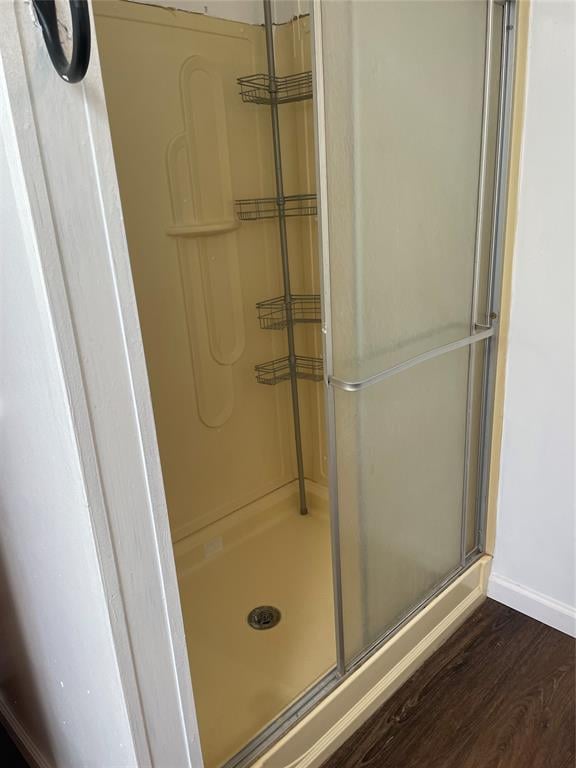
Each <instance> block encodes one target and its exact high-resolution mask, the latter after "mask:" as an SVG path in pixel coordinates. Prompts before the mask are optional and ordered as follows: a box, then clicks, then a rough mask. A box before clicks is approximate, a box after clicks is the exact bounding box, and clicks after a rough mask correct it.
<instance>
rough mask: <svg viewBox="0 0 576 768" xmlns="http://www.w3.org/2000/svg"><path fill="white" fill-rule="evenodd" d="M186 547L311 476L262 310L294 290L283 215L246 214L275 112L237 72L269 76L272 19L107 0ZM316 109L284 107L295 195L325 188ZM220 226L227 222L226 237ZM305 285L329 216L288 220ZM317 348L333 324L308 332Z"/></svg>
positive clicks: (110, 81) (121, 172) (169, 467)
mask: <svg viewBox="0 0 576 768" xmlns="http://www.w3.org/2000/svg"><path fill="white" fill-rule="evenodd" d="M94 9H95V13H96V27H97V36H98V45H99V49H100V51H101V58H102V69H103V76H104V86H105V92H106V101H107V106H108V111H109V117H110V126H111V132H112V139H113V144H114V154H115V159H116V166H117V172H118V177H119V182H120V190H121V195H122V204H123V210H124V216H125V225H126V231H127V235H128V243H129V247H130V258H131V262H132V271H133V275H134V283H135V289H136V296H137V301H138V309H139V314H140V320H141V326H142V332H143V339H144V346H145V351H146V359H147V364H148V373H149V378H150V384H151V390H152V398H153V404H154V413H155V419H156V426H157V432H158V440H159V446H160V455H161V460H162V469H163V473H164V480H165V486H166V494H167V499H168V509H169V515H170V524H171V529H172V535H173V539H174V540H178V539H181V538H183V537H184V536H186V535H188V534H190V533H193V532H195V531H197V530H198V529H200V528H202V527H204V526H206V525H208V524H210V523H212V522H214V521H216V520H218V519H219V518H221V517H223V516H225V515H227V514H229V513H231V512H233V511H234V510H236V509H238V508H240V507H242V506H243V505H245V504H247V503H250V502H252V501H253V500H255V499H257V498H259V497H261V496H263V495H264V494H266V493H268V492H270V491H273V490H274V489H276V488H278V487H279V486H282V485H284V484H286V483H288V482H290V481H292V480H293V479H294V478H295V475H296V472H295V461H294V450H293V428H292V422H291V408H290V400H289V398H290V391H289V386H288V385H279V386H275V387H274V386H263V385H260V384H258V383H257V382H256V380H255V376H254V365H256V364H257V363H262V362H266V361H267V360H272V359H274V358H277V357H282V356H283V355H285V354H286V340H285V334H284V333H283V332H282V331H266V330H261V329H260V327H259V325H258V319H257V314H256V307H255V305H256V303H257V302H258V301H261V300H263V299H269V298H273V297H275V296H279V295H281V294H282V279H281V278H282V276H281V267H280V258H279V245H278V240H277V222H276V221H275V220H273V219H272V220H263V221H253V222H243V223H242V224H241V225H240V223H239V222H238V221H236V220H235V216H234V208H233V202H234V200H235V199H241V198H255V197H267V196H272V195H274V193H275V190H274V169H273V166H272V144H271V134H270V115H269V110H268V109H266V108H263V107H261V106H259V105H253V104H243V103H242V100H241V98H240V96H239V93H238V86H237V83H236V79H237V78H238V77H239V76H242V75H247V74H252V73H254V72H263V71H266V61H265V37H264V29H263V27H261V26H257V25H253V24H246V23H241V22H238V21H228V20H225V19H219V18H212V17H208V16H204V15H201V14H198V13H188V12H186V11H181V10H180V11H175V10H168V9H165V8H158V7H154V6H150V5H141V4H137V3H132V2H124V1H122V0H119V1H118V2H116V1H115V0H114V1H112V0H111V1H110V2H108V0H99V2H97V3H95V4H94ZM276 47H277V59H278V70H279V71H281V72H283V73H287V74H288V73H291V72H301V71H304V70H306V69H310V32H309V19H308V18H302V19H300V20H296V21H295V22H294V23H288V24H283V25H280V26H278V27H277V28H276ZM312 120H313V107H312V104H311V103H310V102H304V103H301V104H295V105H293V107H292V108H291V109H290V110H289V112H287V113H284V114H283V115H282V139H283V147H282V149H283V152H284V174H285V190H286V194H295V193H300V192H314V191H315V184H314V176H313V174H314V145H313V126H312ZM214 230H219V231H216V232H214ZM288 237H289V244H290V258H291V270H292V290H293V292H294V293H319V285H318V280H319V278H318V267H317V258H318V255H317V252H316V248H317V245H316V240H317V238H316V220H315V218H314V217H305V218H293V219H289V221H288ZM296 335H297V346H298V349H299V350H300V351H301V353H302V354H308V355H316V356H318V355H320V354H321V350H320V347H319V343H320V342H319V334H318V333H317V329H316V330H315V329H314V328H306V327H297V328H296ZM300 396H301V408H302V427H303V438H304V453H305V456H304V459H305V469H306V476H307V477H308V478H310V479H312V480H315V481H317V482H321V483H325V477H326V467H325V459H324V455H325V449H324V443H323V437H322V434H323V411H324V409H323V405H322V402H321V398H322V387H321V386H320V385H318V384H314V383H310V382H303V383H302V384H301V385H300Z"/></svg>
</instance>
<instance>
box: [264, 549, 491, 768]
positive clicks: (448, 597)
mask: <svg viewBox="0 0 576 768" xmlns="http://www.w3.org/2000/svg"><path fill="white" fill-rule="evenodd" d="M490 563H491V558H490V557H488V556H485V557H483V558H481V559H480V560H479V561H478V562H476V563H475V564H474V565H473V566H471V567H470V568H469V569H468V570H467V571H466V572H465V573H464V574H462V576H460V577H459V578H458V579H456V580H455V581H454V582H452V584H450V586H449V587H447V588H446V589H445V590H444V591H443V592H442V593H441V594H440V595H439V596H438V597H437V598H436V599H435V600H433V601H432V602H431V603H430V604H429V605H428V606H426V608H424V609H423V610H422V611H420V613H418V614H417V615H416V616H415V617H414V618H413V619H412V620H411V621H410V622H408V623H407V624H406V625H405V626H404V627H403V628H402V629H401V630H400V631H399V632H398V633H397V634H396V635H394V637H392V638H391V639H390V640H389V641H388V642H387V643H386V644H385V645H384V646H383V647H382V648H381V649H380V650H378V651H377V652H376V653H375V654H374V655H373V656H372V657H371V658H370V659H368V660H367V661H366V662H365V663H364V664H363V665H362V666H361V667H359V668H358V669H357V670H356V671H355V672H354V673H353V674H351V675H350V676H349V677H347V678H346V679H345V680H344V681H343V682H342V683H341V684H340V685H339V686H338V687H337V688H336V689H335V690H334V691H333V692H332V693H331V694H330V695H329V696H327V697H326V699H324V701H322V702H321V703H320V704H318V706H316V707H315V709H314V710H312V712H310V713H309V714H308V715H306V716H305V717H304V718H302V720H301V721H300V722H299V723H298V724H297V725H295V726H294V728H293V729H292V730H291V731H289V732H288V733H287V734H286V736H284V738H283V739H281V740H280V741H279V742H278V743H277V744H275V745H274V746H273V747H272V748H271V749H270V750H269V751H268V752H267V753H266V754H265V755H263V756H262V757H261V758H260V759H259V760H257V761H256V763H255V764H254V766H253V768H318V767H319V766H321V765H322V763H323V762H324V761H325V760H326V759H327V758H328V757H330V755H332V754H333V753H334V752H335V751H336V749H337V748H338V747H339V746H340V745H341V744H342V743H343V742H344V741H345V740H346V739H347V738H348V737H349V736H350V735H351V734H352V733H353V732H354V731H355V730H356V729H357V728H359V727H360V725H362V723H363V722H365V721H366V720H367V719H368V718H369V717H370V715H371V714H372V713H373V712H375V711H376V709H378V707H380V706H381V705H382V704H383V703H384V702H385V701H386V700H387V699H388V698H390V696H392V694H393V693H394V692H395V691H396V690H398V688H399V687H400V686H401V685H402V684H403V683H404V682H406V680H408V678H409V677H410V676H411V675H412V674H414V672H415V671H416V670H417V669H418V667H420V666H421V664H423V662H424V661H426V659H427V658H428V657H429V656H430V655H431V654H432V653H433V652H434V651H435V650H437V649H438V648H439V647H440V646H441V645H442V643H444V642H445V641H446V640H447V639H448V637H449V636H450V635H451V634H452V633H453V632H454V631H455V630H456V629H458V627H459V626H460V625H461V624H462V623H463V622H464V621H465V619H466V618H467V616H469V615H470V614H471V613H472V611H474V610H475V609H476V608H477V607H478V606H479V605H480V604H481V603H482V601H483V600H484V599H485V597H486V586H487V581H488V571H489V568H490Z"/></svg>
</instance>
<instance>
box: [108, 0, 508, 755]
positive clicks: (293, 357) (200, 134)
mask: <svg viewBox="0 0 576 768" xmlns="http://www.w3.org/2000/svg"><path fill="white" fill-rule="evenodd" d="M174 5H175V6H176V10H171V11H167V10H166V9H165V8H158V7H154V6H153V5H152V4H146V5H144V4H141V3H136V2H130V1H129V0H102V1H101V2H99V3H97V4H95V7H94V10H95V17H96V27H97V34H98V47H99V50H100V55H101V59H102V71H103V80H104V89H105V93H106V102H107V108H108V112H109V118H110V127H111V133H112V139H113V144H114V153H115V160H116V166H117V173H118V179H119V184H120V190H121V196H122V204H123V211H124V217H125V224H126V232H127V237H128V243H129V247H130V257H131V265H132V273H133V279H134V285H135V290H136V297H137V301H138V310H139V315H140V322H141V327H142V333H143V340H144V348H145V352H146V359H147V365H148V375H149V379H150V386H151V391H152V400H153V406H154V414H155V421H156V429H157V433H158V443H159V449H160V456H161V460H162V468H163V474H164V484H165V489H166V496H167V501H168V508H169V517H170V527H171V534H172V544H173V548H174V555H175V562H176V570H177V574H178V581H179V588H180V600H181V605H182V613H183V617H184V623H185V626H186V634H187V638H186V639H187V644H188V655H189V659H190V668H191V675H192V683H193V688H194V694H195V702H196V710H197V713H198V719H199V725H200V732H201V740H202V748H203V752H204V760H205V764H206V765H207V767H208V768H216V766H220V765H226V766H228V767H229V768H232V767H233V766H241V765H247V764H249V763H250V762H251V761H253V760H254V759H255V758H256V756H257V755H259V754H261V753H263V752H264V751H265V750H266V749H267V747H269V746H270V745H271V744H273V743H274V742H275V741H277V740H278V739H279V738H280V737H281V736H282V735H283V734H284V733H286V732H287V731H288V729H289V728H290V727H291V726H292V725H294V723H296V722H298V721H300V720H301V719H302V718H303V717H304V715H306V713H308V712H311V711H312V710H313V709H314V707H315V706H316V705H317V704H318V702H319V701H321V700H322V699H324V698H325V697H326V695H327V694H328V693H329V692H331V691H333V690H335V689H336V688H337V687H338V686H339V685H340V683H342V681H343V680H346V679H349V678H350V676H351V675H353V674H354V672H355V671H356V670H358V669H360V668H361V667H362V665H363V664H364V662H365V661H366V660H367V659H368V658H369V657H370V656H372V655H373V654H374V653H375V651H377V650H378V649H380V648H382V647H383V646H384V645H385V644H386V642H387V641H388V640H389V639H390V638H391V637H392V636H393V635H394V634H395V633H397V632H398V630H399V629H400V628H401V627H403V626H404V625H406V624H407V622H408V621H409V620H410V619H411V618H413V617H415V616H416V615H418V613H419V611H420V610H421V609H422V608H423V607H424V606H426V605H428V604H429V603H430V601H431V600H432V599H433V598H434V597H435V596H437V595H439V594H440V593H442V591H443V590H444V589H445V588H446V587H447V586H448V585H449V584H450V583H451V582H452V581H454V579H456V578H457V577H458V576H459V575H460V574H462V573H463V572H464V571H465V570H466V569H467V568H468V567H470V566H471V565H472V564H474V563H475V562H476V561H477V560H478V558H480V557H481V556H482V554H483V553H484V551H485V529H486V521H485V517H486V505H487V489H488V469H489V459H490V445H491V424H492V403H493V396H494V376H495V360H496V357H495V356H496V349H497V339H498V322H499V311H500V290H501V289H500V284H501V267H502V263H501V262H502V243H503V233H504V207H505V198H506V187H507V156H508V142H509V130H510V125H509V123H510V100H511V94H512V88H511V77H512V76H511V72H512V64H513V60H514V27H515V3H514V2H512V1H511V0H506V1H505V2H500V1H498V2H497V1H495V0H470V1H467V2H444V0H438V1H437V2H436V1H434V2H429V1H428V0H421V1H420V0H374V1H373V2H363V1H362V0H354V1H348V0H326V1H323V0H322V1H320V0H317V1H316V2H310V3H307V2H299V3H296V4H294V3H282V2H279V3H271V2H269V0H264V3H263V4H262V5H260V4H255V3H253V2H245V3H243V2H242V0H238V3H235V4H227V3H223V4H218V3H211V4H209V5H207V6H206V8H205V10H204V11H203V12H202V13H193V12H191V11H194V10H197V7H196V4H194V3H187V2H186V0H182V1H181V2H176V1H175V2H174ZM295 7H296V8H297V12H295V11H294V8H295ZM231 8H232V10H230V9H231ZM226 14H228V15H226ZM262 385H265V386H262ZM199 616H202V621H199V620H198V617H199ZM262 630H265V631H262Z"/></svg>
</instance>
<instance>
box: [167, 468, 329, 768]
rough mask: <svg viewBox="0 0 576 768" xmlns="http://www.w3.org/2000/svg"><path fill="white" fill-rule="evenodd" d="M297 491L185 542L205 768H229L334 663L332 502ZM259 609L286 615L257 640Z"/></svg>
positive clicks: (182, 582) (187, 609) (189, 634)
mask: <svg viewBox="0 0 576 768" xmlns="http://www.w3.org/2000/svg"><path fill="white" fill-rule="evenodd" d="M307 489H308V502H309V514H308V515H305V516H303V515H300V514H298V491H297V487H296V485H295V484H290V485H288V486H284V487H283V488H280V489H279V490H277V491H275V492H274V493H271V494H268V495H267V496H265V497H264V498H262V499H259V500H258V501H256V502H254V503H253V504H250V505H248V506H247V507H244V508H243V509H241V510H239V511H237V512H235V513H234V514H232V515H230V516H228V517H227V518H225V519H224V520H221V521H219V522H218V523H215V524H214V525H212V526H208V527H207V528H205V529H203V530H202V531H200V532H199V533H197V534H193V535H191V536H188V537H187V538H186V539H183V540H182V541H180V542H178V543H177V544H176V546H175V555H176V567H177V571H178V581H179V586H180V597H181V602H182V611H183V615H184V624H185V630H186V638H187V643H188V653H189V657H190V667H191V672H192V683H193V687H194V697H195V703H196V710H197V715H198V721H199V726H200V735H201V741H202V751H203V754H204V761H205V765H206V768H216V767H217V766H219V765H221V764H222V763H224V762H225V761H226V760H228V759H230V758H231V757H232V756H233V755H234V754H235V753H236V752H238V751H239V750H240V749H241V748H242V747H243V746H244V745H245V744H246V743H247V742H248V741H250V739H252V738H253V737H254V736H256V734H257V733H258V732H259V731H260V730H261V729H262V728H264V727H265V726H266V725H267V724H268V723H270V722H271V721H273V720H274V719H275V718H276V717H277V716H278V715H279V714H280V713H281V712H282V711H283V710H284V709H286V707H288V706H289V705H290V704H291V703H292V702H293V701H294V700H295V699H297V698H298V697H299V696H300V695H301V694H302V693H304V691H306V690H307V689H308V688H309V687H310V686H311V685H312V684H313V683H314V682H315V681H317V680H318V679H319V678H320V677H322V676H323V675H324V674H325V673H326V672H328V671H329V670H330V669H331V668H332V667H333V666H334V665H335V662H336V651H335V639H334V618H333V615H334V611H333V597H332V571H331V554H330V528H329V516H328V502H327V495H326V491H325V489H323V488H322V487H321V486H317V485H316V484H314V483H309V482H308V483H307ZM258 606H273V607H274V608H277V609H278V610H279V611H280V615H281V618H280V620H279V622H278V623H277V624H276V626H274V627H272V628H270V629H267V630H266V631H257V630H255V629H253V628H252V627H251V626H250V625H249V623H248V620H247V619H248V615H249V614H250V612H251V611H252V610H253V609H254V608H257V607H258Z"/></svg>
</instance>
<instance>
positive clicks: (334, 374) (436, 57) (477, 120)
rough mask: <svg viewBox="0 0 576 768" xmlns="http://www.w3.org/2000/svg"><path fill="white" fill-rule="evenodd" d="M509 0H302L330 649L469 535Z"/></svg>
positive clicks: (418, 584) (467, 547) (395, 607)
mask: <svg viewBox="0 0 576 768" xmlns="http://www.w3.org/2000/svg"><path fill="white" fill-rule="evenodd" d="M508 13H509V8H508V6H503V5H501V4H493V3H491V2H485V1H484V0H466V1H465V2H451V1H448V2H442V1H433V2H429V0H423V1H422V2H420V1H419V0H411V1H409V2H408V1H406V0H374V1H373V2H367V1H365V0H353V1H351V2H349V1H347V0H327V1H326V2H321V3H320V4H319V5H318V4H315V41H316V83H317V90H318V98H317V104H318V121H319V122H318V125H319V168H320V182H319V183H320V203H321V211H322V227H321V229H322V250H323V269H324V300H325V305H324V310H325V329H324V330H325V334H326V368H327V381H328V398H329V411H330V419H329V421H330V424H331V444H332V470H333V475H332V477H333V488H332V490H333V492H334V493H333V495H334V497H335V498H336V497H337V505H338V511H337V514H336V515H335V520H334V522H335V526H334V527H335V539H336V542H335V549H336V554H337V556H338V560H339V564H340V574H339V575H338V578H337V579H336V581H337V589H338V593H339V606H340V616H339V617H338V622H339V625H340V629H341V631H340V638H339V639H340V656H341V668H345V667H350V665H351V664H353V663H354V661H355V659H357V658H358V657H359V656H360V655H362V654H363V653H364V652H365V651H366V649H367V648H369V647H370V646H371V645H372V644H374V643H375V642H377V641H379V639H381V638H382V637H383V636H384V635H385V634H386V633H387V632H389V631H391V630H392V629H393V628H394V627H396V626H397V625H398V624H399V623H400V622H401V621H402V620H403V619H405V618H406V617H407V616H408V615H410V613H411V612H413V611H414V610H416V609H417V608H418V606H420V605H422V604H423V602H425V601H426V600H427V599H428V598H429V597H430V596H431V595H433V594H434V593H435V591H437V590H438V589H439V588H440V587H441V586H442V584H443V583H445V582H446V581H447V580H448V579H450V578H451V577H452V576H453V575H454V574H455V573H457V572H458V570H459V569H461V568H462V567H464V566H465V565H466V563H467V562H469V560H470V558H471V557H472V556H473V554H474V553H475V552H477V551H478V545H479V537H480V531H479V525H478V519H479V506H480V495H481V494H480V492H479V489H480V473H481V472H482V450H481V444H482V434H483V428H484V412H483V405H482V403H483V400H485V396H486V381H487V378H486V377H487V373H486V372H487V359H488V352H489V345H490V344H491V343H492V339H493V337H494V334H495V327H496V326H495V319H494V317H493V315H494V313H493V308H494V301H495V294H494V281H495V274H496V269H495V260H494V253H495V246H496V243H495V239H496V229H497V228H496V213H495V211H496V205H495V203H496V199H497V195H496V194H495V190H496V189H497V187H498V183H499V178H498V171H497V166H498V162H497V159H498V157H499V155H500V150H501V143H502V141H501V138H502V137H501V128H502V120H501V119H499V116H500V115H501V114H502V105H503V97H502V93H503V90H502V89H501V81H502V82H503V79H502V77H501V62H503V61H505V60H506V40H507V36H506V34H505V33H504V34H503V30H504V29H505V27H506V15H507V14H508Z"/></svg>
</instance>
